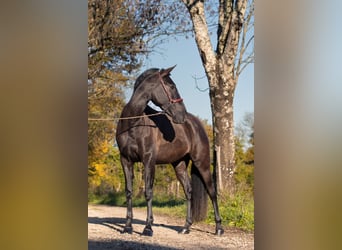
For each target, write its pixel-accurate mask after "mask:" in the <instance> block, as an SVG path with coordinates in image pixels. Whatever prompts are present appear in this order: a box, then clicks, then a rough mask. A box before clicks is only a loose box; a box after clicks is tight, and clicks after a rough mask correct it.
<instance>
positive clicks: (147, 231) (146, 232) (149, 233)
mask: <svg viewBox="0 0 342 250" xmlns="http://www.w3.org/2000/svg"><path fill="white" fill-rule="evenodd" d="M142 235H144V236H149V237H152V236H153V230H152V229H151V228H145V229H144V231H143V232H142Z"/></svg>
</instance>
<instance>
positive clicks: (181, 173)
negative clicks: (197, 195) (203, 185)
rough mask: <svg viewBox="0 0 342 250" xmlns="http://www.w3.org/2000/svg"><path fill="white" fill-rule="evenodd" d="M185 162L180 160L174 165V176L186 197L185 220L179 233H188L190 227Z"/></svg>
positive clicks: (189, 201) (188, 184) (189, 190)
mask: <svg viewBox="0 0 342 250" xmlns="http://www.w3.org/2000/svg"><path fill="white" fill-rule="evenodd" d="M186 167H187V163H186V162H185V161H181V162H180V163H179V164H178V165H177V166H176V167H175V171H176V176H177V179H178V180H179V182H180V183H181V185H182V187H183V190H184V194H185V198H186V207H187V210H186V211H187V212H186V221H185V225H184V227H183V228H182V229H181V230H180V231H179V233H181V234H188V233H190V227H191V225H192V213H191V192H192V190H191V183H190V178H189V175H188V172H187V171H186Z"/></svg>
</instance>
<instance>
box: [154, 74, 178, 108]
mask: <svg viewBox="0 0 342 250" xmlns="http://www.w3.org/2000/svg"><path fill="white" fill-rule="evenodd" d="M159 79H160V83H161V85H162V87H163V89H164V92H165V94H166V96H167V97H168V98H169V104H173V103H179V102H182V101H183V98H176V99H174V98H172V97H171V95H170V93H169V92H168V91H167V89H166V84H165V82H164V80H163V77H162V76H161V74H160V72H159Z"/></svg>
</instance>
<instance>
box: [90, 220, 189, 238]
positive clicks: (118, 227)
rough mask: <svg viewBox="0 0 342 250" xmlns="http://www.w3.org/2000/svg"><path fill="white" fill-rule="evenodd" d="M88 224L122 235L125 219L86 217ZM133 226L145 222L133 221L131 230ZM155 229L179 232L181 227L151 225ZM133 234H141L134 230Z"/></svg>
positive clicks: (144, 222)
mask: <svg viewBox="0 0 342 250" xmlns="http://www.w3.org/2000/svg"><path fill="white" fill-rule="evenodd" d="M88 223H91V224H99V225H102V226H106V227H109V228H111V229H113V230H115V231H117V232H119V233H122V231H123V228H124V225H125V223H126V219H125V218H115V217H110V218H99V217H88ZM134 224H140V225H145V224H146V221H143V220H138V219H133V229H134ZM155 227H164V228H168V229H171V230H174V231H176V232H179V231H180V230H181V229H182V227H181V226H173V225H165V224H156V223H153V228H155ZM133 233H136V234H139V235H141V234H142V232H137V231H135V230H133Z"/></svg>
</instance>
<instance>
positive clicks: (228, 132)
mask: <svg viewBox="0 0 342 250" xmlns="http://www.w3.org/2000/svg"><path fill="white" fill-rule="evenodd" d="M182 2H183V3H184V4H185V6H186V8H187V10H188V13H189V14H190V18H191V21H192V25H193V31H194V35H195V40H196V44H197V47H198V51H199V54H200V57H201V60H202V64H203V67H204V69H205V72H206V76H207V78H208V81H209V95H210V102H211V110H212V114H213V115H212V116H213V117H212V118H213V131H214V143H215V150H216V154H215V155H216V164H215V171H216V176H217V177H218V178H219V179H221V180H222V182H221V183H222V185H220V184H219V190H222V189H227V188H228V189H229V188H231V187H232V185H233V184H234V178H233V173H234V172H235V168H236V166H235V160H234V159H235V157H234V154H235V145H234V119H233V100H234V92H235V89H236V85H237V83H238V79H239V75H240V73H241V71H242V70H243V69H244V68H245V66H246V65H247V64H248V63H250V62H251V61H252V58H253V51H252V53H251V54H249V55H247V56H246V52H247V47H248V46H249V45H250V44H251V43H252V40H253V38H254V36H253V35H251V36H250V37H249V39H247V35H248V34H249V33H247V30H248V29H249V28H250V25H251V23H252V21H253V13H254V1H247V0H235V1H227V0H220V1H219V3H218V5H214V7H215V8H216V7H217V10H216V13H217V16H218V20H217V25H216V27H217V44H216V49H215V50H214V49H213V45H212V42H211V39H210V32H209V24H208V22H207V18H208V15H207V16H206V13H205V12H206V9H207V10H208V8H206V7H205V1H199V0H182ZM211 11H212V12H213V9H212V10H211ZM239 46H240V47H239Z"/></svg>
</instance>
